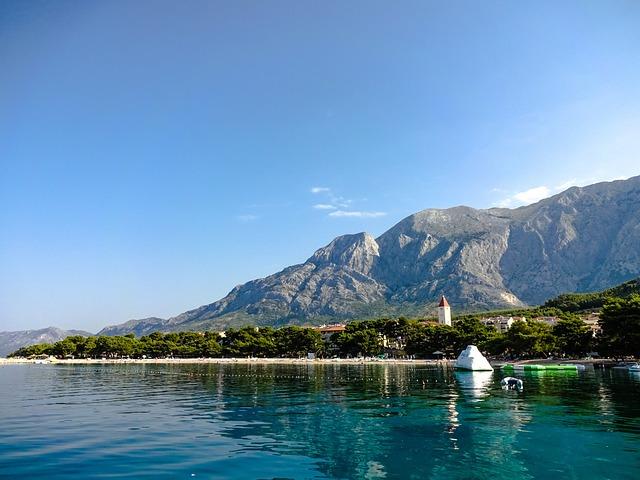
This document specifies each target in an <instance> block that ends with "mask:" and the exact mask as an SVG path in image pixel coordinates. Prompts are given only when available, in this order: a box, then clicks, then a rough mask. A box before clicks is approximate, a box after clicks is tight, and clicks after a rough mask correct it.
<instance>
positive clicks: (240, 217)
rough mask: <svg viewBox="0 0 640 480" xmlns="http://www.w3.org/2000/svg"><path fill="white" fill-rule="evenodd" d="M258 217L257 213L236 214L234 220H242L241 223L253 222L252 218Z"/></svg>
mask: <svg viewBox="0 0 640 480" xmlns="http://www.w3.org/2000/svg"><path fill="white" fill-rule="evenodd" d="M258 218H259V217H258V216H257V215H251V214H246V215H237V216H236V220H238V221H239V222H242V223H248V222H253V221H254V220H257V219H258Z"/></svg>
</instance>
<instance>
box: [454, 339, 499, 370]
mask: <svg viewBox="0 0 640 480" xmlns="http://www.w3.org/2000/svg"><path fill="white" fill-rule="evenodd" d="M455 367H456V368H459V369H461V370H472V371H474V372H477V371H493V367H492V366H491V365H490V364H489V361H488V360H487V359H486V358H484V355H482V353H480V350H478V347H476V346H475V345H467V348H465V349H464V350H463V351H462V352H461V353H460V355H459V356H458V359H457V360H456V364H455Z"/></svg>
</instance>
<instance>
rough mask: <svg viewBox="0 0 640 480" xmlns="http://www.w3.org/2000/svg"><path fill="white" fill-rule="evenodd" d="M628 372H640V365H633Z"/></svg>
mask: <svg viewBox="0 0 640 480" xmlns="http://www.w3.org/2000/svg"><path fill="white" fill-rule="evenodd" d="M628 370H629V371H630V372H640V363H632V364H631V365H629V368H628Z"/></svg>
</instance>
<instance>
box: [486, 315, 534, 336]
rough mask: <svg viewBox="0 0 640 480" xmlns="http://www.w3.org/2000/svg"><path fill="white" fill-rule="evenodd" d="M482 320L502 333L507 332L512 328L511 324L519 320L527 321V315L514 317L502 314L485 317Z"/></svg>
mask: <svg viewBox="0 0 640 480" xmlns="http://www.w3.org/2000/svg"><path fill="white" fill-rule="evenodd" d="M480 321H481V322H482V323H483V324H484V325H486V326H487V327H493V328H495V329H496V330H497V331H499V332H500V333H505V332H507V331H508V330H509V329H510V328H511V325H513V323H514V322H518V321H521V322H526V321H527V319H526V318H525V317H516V318H513V317H503V316H500V317H489V318H483V319H482V320H480Z"/></svg>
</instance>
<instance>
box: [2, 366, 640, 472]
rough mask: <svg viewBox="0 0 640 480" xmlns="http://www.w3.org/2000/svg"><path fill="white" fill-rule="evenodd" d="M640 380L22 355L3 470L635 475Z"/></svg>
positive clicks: (12, 383)
mask: <svg viewBox="0 0 640 480" xmlns="http://www.w3.org/2000/svg"><path fill="white" fill-rule="evenodd" d="M7 372H10V373H11V374H12V375H14V376H13V377H12V376H11V375H8V374H7ZM639 379H640V378H639V377H635V376H631V375H628V374H627V375H619V374H617V373H612V372H593V371H591V372H586V373H584V374H580V375H573V376H569V375H546V376H540V375H525V376H524V380H525V390H524V392H520V393H517V392H505V391H503V390H502V389H501V388H500V385H499V381H500V373H499V372H495V373H492V372H467V373H463V372H453V371H452V370H450V369H447V368H428V367H425V366H417V365H313V364H297V365H261V364H248V365H245V364H237V365H117V366H78V367H66V366H65V367H56V366H43V367H42V368H39V369H35V368H31V369H30V370H29V369H22V370H21V367H16V368H15V369H13V370H10V371H9V370H7V369H3V370H1V371H0V388H2V391H3V395H2V396H0V412H2V413H0V420H2V424H3V427H5V428H4V429H3V431H2V432H0V459H2V460H0V467H2V471H3V472H5V471H6V472H9V473H8V474H7V475H10V476H11V477H17V476H20V475H22V476H25V477H32V478H33V477H48V478H55V476H52V475H50V473H51V472H52V471H55V472H63V473H64V472H66V473H67V474H69V471H70V470H69V469H71V468H76V469H79V470H76V471H82V472H84V473H86V475H84V476H85V477H86V478H90V477H91V472H92V471H94V470H92V468H93V469H95V472H96V476H99V475H101V474H103V473H104V474H106V475H120V476H123V477H124V478H138V477H139V476H141V475H140V473H141V472H143V473H144V474H145V475H148V476H149V475H153V477H154V478H177V477H179V476H181V475H178V473H181V474H182V473H184V474H185V475H184V476H188V475H190V474H191V473H196V474H198V476H199V477H204V478H271V477H275V476H279V477H283V478H284V477H290V478H442V479H447V478H452V479H453V478H469V477H473V478H485V477H486V478H495V479H500V478H548V477H550V476H558V475H570V476H575V477H577V478H598V477H610V478H613V477H615V478H625V476H626V475H629V474H630V473H637V471H638V468H640V464H639V463H640V460H639V459H640V452H639V451H638V446H637V445H638V443H639V442H638V440H640V424H639V420H640V408H639V406H638V402H637V399H638V398H640V381H638V380H639ZM34 418H35V419H37V421H36V422H34ZM96 432H101V433H102V434H101V435H97V434H96ZM38 435H39V437H38ZM47 435H48V436H47ZM43 436H44V437H43ZM33 438H38V443H33V440H32V439H33ZM47 442H51V444H52V445H57V446H56V448H55V449H53V450H51V449H45V447H44V446H45V445H47ZM609 452H611V453H609ZM607 455H609V456H608V457H607ZM30 458H34V459H35V458H38V462H30V461H26V460H28V459H30ZM541 458H544V462H541V461H540V459H541ZM599 458H603V459H604V460H602V461H600V460H597V459H599ZM613 459H615V462H613ZM124 466H128V468H133V471H127V470H123V468H124ZM54 467H55V468H54ZM136 468H138V469H139V470H135V469H136ZM99 469H100V470H99ZM105 472H106V473H105ZM240 472H241V473H242V475H240V474H239V473H240ZM136 473H138V475H136ZM58 478H64V476H63V475H62V473H60V476H58ZM629 478H633V475H630V476H629Z"/></svg>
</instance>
